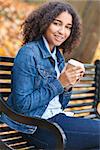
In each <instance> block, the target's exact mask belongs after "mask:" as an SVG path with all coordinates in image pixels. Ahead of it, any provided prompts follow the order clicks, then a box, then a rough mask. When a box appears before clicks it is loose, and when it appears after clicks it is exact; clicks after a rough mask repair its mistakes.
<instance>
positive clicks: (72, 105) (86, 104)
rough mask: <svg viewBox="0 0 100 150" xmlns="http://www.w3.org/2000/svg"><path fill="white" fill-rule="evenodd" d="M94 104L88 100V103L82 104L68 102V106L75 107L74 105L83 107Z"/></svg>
mask: <svg viewBox="0 0 100 150" xmlns="http://www.w3.org/2000/svg"><path fill="white" fill-rule="evenodd" d="M93 105H94V102H90V103H89V102H88V103H86V102H85V103H81V104H78V103H77V104H68V107H67V108H74V107H83V106H93Z"/></svg>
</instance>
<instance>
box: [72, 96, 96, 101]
mask: <svg viewBox="0 0 100 150" xmlns="http://www.w3.org/2000/svg"><path fill="white" fill-rule="evenodd" d="M94 98H95V96H94V95H93V96H75V97H71V100H86V99H87V100H88V99H94Z"/></svg>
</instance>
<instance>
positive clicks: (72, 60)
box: [67, 59, 85, 72]
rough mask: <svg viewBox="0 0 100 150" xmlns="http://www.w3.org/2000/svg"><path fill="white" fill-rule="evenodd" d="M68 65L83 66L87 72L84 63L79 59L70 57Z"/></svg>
mask: <svg viewBox="0 0 100 150" xmlns="http://www.w3.org/2000/svg"><path fill="white" fill-rule="evenodd" d="M67 65H68V66H70V65H73V66H76V67H78V66H79V67H81V68H82V69H83V71H84V72H85V68H84V64H83V63H81V62H79V61H77V60H74V59H70V60H69V61H68V64H67Z"/></svg>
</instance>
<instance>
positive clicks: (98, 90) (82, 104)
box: [0, 57, 100, 150]
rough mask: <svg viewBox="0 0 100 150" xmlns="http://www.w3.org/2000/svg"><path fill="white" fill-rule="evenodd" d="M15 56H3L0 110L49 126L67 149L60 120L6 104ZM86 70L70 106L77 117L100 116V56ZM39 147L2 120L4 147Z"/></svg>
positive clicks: (0, 146)
mask: <svg viewBox="0 0 100 150" xmlns="http://www.w3.org/2000/svg"><path fill="white" fill-rule="evenodd" d="M13 61H14V58H10V57H0V113H5V114H6V115H8V116H9V117H10V118H11V119H13V120H15V121H17V122H21V123H24V124H27V125H34V126H38V127H41V128H45V129H47V130H49V131H50V132H51V133H53V134H54V135H55V139H56V150H63V149H64V141H65V140H66V137H65V136H64V133H63V131H62V129H61V128H60V127H59V126H58V125H57V124H52V123H50V122H48V121H47V120H45V119H41V118H38V117H32V118H31V117H26V116H23V115H21V114H17V113H16V112H14V111H12V110H11V109H10V108H9V106H7V104H6V100H7V97H8V95H9V94H10V92H11V70H12V66H13ZM85 68H86V73H85V75H84V77H83V78H82V79H81V81H80V83H78V84H76V85H75V87H74V88H73V91H72V96H71V100H70V103H69V104H68V108H67V109H66V110H65V111H72V112H74V114H75V117H85V118H91V119H98V118H99V113H98V111H97V106H98V103H99V101H100V60H97V61H96V62H95V64H85ZM34 149H35V150H36V149H41V148H39V147H36V145H35V144H34V141H33V142H30V141H29V140H28V138H27V139H26V138H25V137H24V134H23V133H21V132H18V131H15V130H13V129H11V128H10V127H8V126H7V125H6V124H4V123H2V122H0V150H34Z"/></svg>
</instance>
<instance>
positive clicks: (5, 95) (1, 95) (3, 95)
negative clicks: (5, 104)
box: [0, 92, 11, 98]
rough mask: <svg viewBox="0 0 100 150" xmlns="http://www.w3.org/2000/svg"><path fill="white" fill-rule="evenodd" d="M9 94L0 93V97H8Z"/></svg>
mask: <svg viewBox="0 0 100 150" xmlns="http://www.w3.org/2000/svg"><path fill="white" fill-rule="evenodd" d="M10 93H11V92H0V97H4V98H5V97H8V96H9V94H10Z"/></svg>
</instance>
